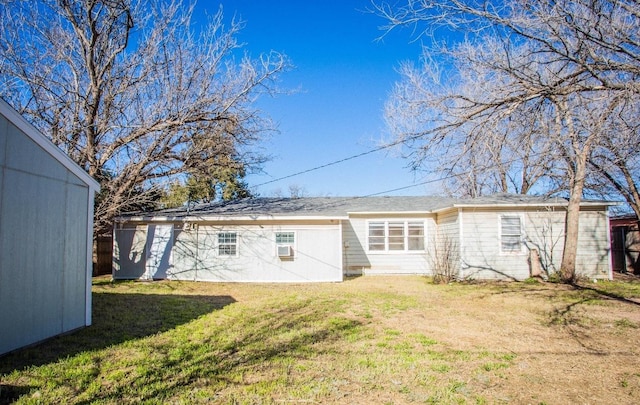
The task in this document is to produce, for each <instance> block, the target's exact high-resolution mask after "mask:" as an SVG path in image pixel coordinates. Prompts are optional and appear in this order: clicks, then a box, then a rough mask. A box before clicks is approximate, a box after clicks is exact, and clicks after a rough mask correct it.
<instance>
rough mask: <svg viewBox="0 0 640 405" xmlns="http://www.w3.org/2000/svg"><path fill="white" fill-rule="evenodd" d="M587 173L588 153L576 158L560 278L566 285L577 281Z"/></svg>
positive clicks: (584, 152)
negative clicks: (581, 219)
mask: <svg viewBox="0 0 640 405" xmlns="http://www.w3.org/2000/svg"><path fill="white" fill-rule="evenodd" d="M585 172H586V151H583V153H582V155H579V156H577V157H576V165H575V172H574V176H573V179H572V181H571V188H570V195H569V205H568V206H567V217H566V223H565V235H564V249H563V253H562V263H561V264H560V277H561V278H562V281H564V282H565V283H573V282H574V281H576V257H577V255H578V236H579V225H580V202H581V201H582V191H583V189H584V179H585Z"/></svg>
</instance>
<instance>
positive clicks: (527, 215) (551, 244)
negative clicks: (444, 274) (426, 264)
mask: <svg viewBox="0 0 640 405" xmlns="http://www.w3.org/2000/svg"><path fill="white" fill-rule="evenodd" d="M565 213H566V211H565V210H564V209H562V208H556V209H555V210H554V209H551V208H549V209H545V208H539V209H522V210H517V209H512V210H509V211H501V210H498V209H475V210H464V211H463V212H462V223H463V238H462V249H461V254H462V260H461V262H462V266H463V272H464V275H465V276H466V277H470V278H475V279H515V280H524V279H526V278H528V277H529V276H530V262H529V260H530V259H529V258H530V253H531V252H530V251H531V250H532V249H537V250H538V252H539V256H540V265H541V266H542V269H543V270H544V271H546V272H547V273H549V274H550V273H553V272H555V271H557V270H558V269H559V268H560V263H561V260H562V253H563V245H564V229H565ZM505 214H506V215H519V216H521V218H522V220H523V224H522V226H523V244H524V247H523V250H522V252H519V253H502V252H500V216H501V215H505ZM607 232H608V225H607V217H606V212H604V211H597V212H596V211H582V212H581V215H580V235H579V239H578V260H577V268H576V270H577V272H578V273H579V274H582V275H585V276H589V277H607V276H608V270H609V245H608V238H607Z"/></svg>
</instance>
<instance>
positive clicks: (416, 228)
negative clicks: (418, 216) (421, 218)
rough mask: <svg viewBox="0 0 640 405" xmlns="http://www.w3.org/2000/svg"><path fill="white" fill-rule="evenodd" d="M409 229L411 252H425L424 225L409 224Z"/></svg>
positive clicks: (417, 223)
mask: <svg viewBox="0 0 640 405" xmlns="http://www.w3.org/2000/svg"><path fill="white" fill-rule="evenodd" d="M407 228H408V229H409V232H408V234H407V238H408V240H409V243H408V246H409V250H424V224H423V223H422V222H409V224H408V226H407Z"/></svg>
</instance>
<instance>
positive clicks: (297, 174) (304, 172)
mask: <svg viewBox="0 0 640 405" xmlns="http://www.w3.org/2000/svg"><path fill="white" fill-rule="evenodd" d="M399 143H400V142H398V141H396V142H393V143H390V144H387V145H382V146H379V147H377V148H375V149H370V150H367V151H364V152H362V153H358V154H357V155H351V156H348V157H346V158H343V159H340V160H335V161H333V162H329V163H325V164H323V165H320V166H315V167H312V168H310V169H306V170H302V171H299V172H296V173H293V174H289V175H286V176H282V177H278V178H277V179H273V180H269V181H266V182H264V183H260V184H258V185H256V186H253V187H256V188H257V187H261V186H265V185H267V184H271V183H275V182H277V181H280V180H285V179H288V178H291V177H296V176H300V175H301V174H306V173H310V172H314V171H316V170H320V169H324V168H325V167H329V166H334V165H337V164H340V163H344V162H347V161H349V160H353V159H357V158H359V157H362V156H366V155H370V154H372V153H375V152H379V151H381V150H384V149H388V148H390V147H392V146H396V145H398V144H399Z"/></svg>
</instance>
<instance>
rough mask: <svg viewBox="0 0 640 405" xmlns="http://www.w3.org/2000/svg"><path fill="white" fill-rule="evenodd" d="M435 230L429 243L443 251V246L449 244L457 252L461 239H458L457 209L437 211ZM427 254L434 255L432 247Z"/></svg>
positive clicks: (458, 218)
mask: <svg viewBox="0 0 640 405" xmlns="http://www.w3.org/2000/svg"><path fill="white" fill-rule="evenodd" d="M436 220H437V232H436V234H435V235H433V236H432V237H431V238H430V239H429V240H430V241H431V242H430V245H434V244H437V247H438V248H439V249H440V251H441V252H442V251H444V249H446V248H445V246H447V245H448V246H449V247H450V248H452V249H454V250H455V251H456V253H457V252H459V251H460V248H461V244H462V243H461V240H460V232H461V231H460V228H461V223H460V217H459V215H458V210H457V209H453V210H450V211H447V212H443V213H439V214H438V216H437V218H436ZM428 254H429V255H432V256H433V255H436V254H437V253H435V251H434V249H433V248H432V249H429V251H428ZM457 265H458V269H457V271H458V274H460V261H458V263H457Z"/></svg>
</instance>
